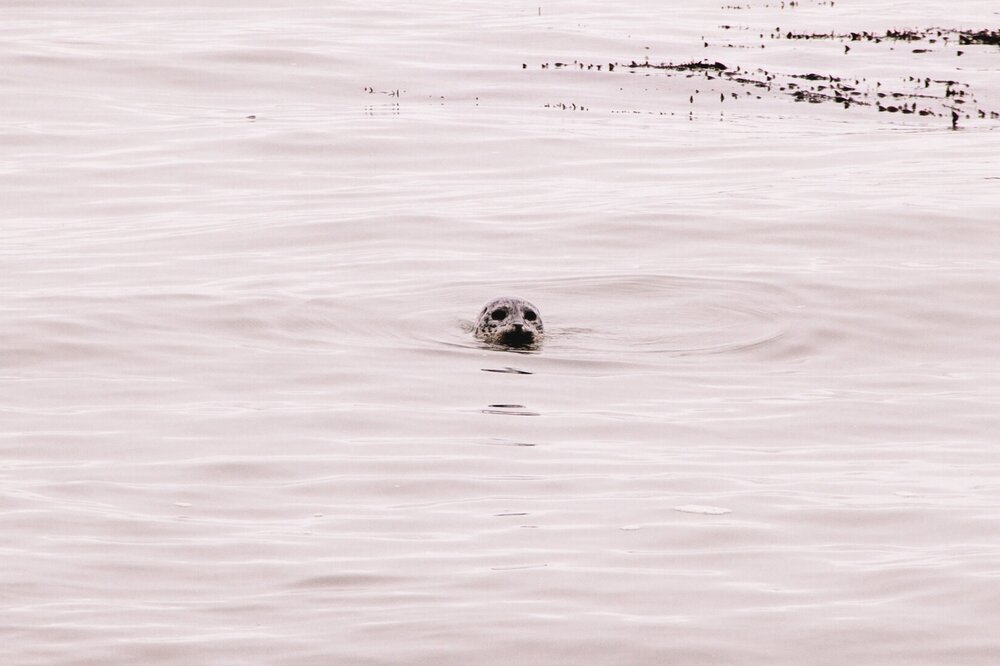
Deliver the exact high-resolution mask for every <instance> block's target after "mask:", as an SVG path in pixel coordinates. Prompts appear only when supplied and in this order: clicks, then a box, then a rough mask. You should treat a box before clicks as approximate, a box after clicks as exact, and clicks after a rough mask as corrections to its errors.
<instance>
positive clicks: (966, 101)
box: [522, 25, 1000, 129]
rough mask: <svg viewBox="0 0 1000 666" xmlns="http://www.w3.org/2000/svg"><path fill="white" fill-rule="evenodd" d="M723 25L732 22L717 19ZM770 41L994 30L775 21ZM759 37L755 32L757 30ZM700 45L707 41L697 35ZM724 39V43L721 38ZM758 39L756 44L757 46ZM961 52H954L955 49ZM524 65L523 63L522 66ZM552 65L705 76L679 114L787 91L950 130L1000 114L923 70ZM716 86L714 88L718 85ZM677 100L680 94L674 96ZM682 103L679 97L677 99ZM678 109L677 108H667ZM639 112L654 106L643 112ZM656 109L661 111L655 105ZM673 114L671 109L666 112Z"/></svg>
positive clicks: (990, 34) (966, 40) (966, 89)
mask: <svg viewBox="0 0 1000 666" xmlns="http://www.w3.org/2000/svg"><path fill="white" fill-rule="evenodd" d="M721 27H722V28H723V29H730V28H732V27H733V26H729V25H724V26H721ZM769 36H770V38H771V39H772V40H781V39H786V40H798V39H822V40H840V41H843V42H845V48H844V54H845V57H848V58H854V57H857V56H849V55H846V54H849V53H850V51H851V49H850V47H849V46H846V42H858V41H868V42H874V43H881V42H883V41H889V42H901V41H902V42H908V43H912V44H916V43H918V42H925V41H926V42H928V43H930V44H946V45H947V44H954V45H959V44H961V45H974V44H981V45H1000V30H993V29H984V30H953V29H945V28H929V29H909V28H906V29H892V30H887V31H885V32H881V33H875V32H849V33H806V32H802V33H796V32H792V31H784V32H783V31H781V29H780V28H776V29H775V30H774V31H772V32H771V33H770V35H769ZM760 37H761V38H762V39H763V38H764V34H763V33H762V34H761V35H760ZM705 46H708V42H705ZM729 46H732V45H729ZM763 47H764V45H763V44H762V45H761V48H763ZM911 50H912V52H913V53H918V54H919V53H926V52H928V51H931V50H933V49H925V48H915V49H911ZM962 53H963V51H961V50H959V51H957V52H956V54H957V55H962ZM522 67H526V65H524V66H522ZM541 68H542V69H550V64H549V63H543V64H542V65H541ZM554 68H555V69H569V70H576V71H587V72H594V73H595V74H597V73H598V72H600V73H602V74H605V75H606V74H608V73H615V74H617V73H628V74H633V75H636V74H644V75H645V76H654V75H656V74H657V73H662V74H663V75H666V76H684V77H686V78H693V77H703V78H704V79H705V80H706V81H709V82H713V83H712V84H711V87H714V89H713V90H705V91H704V92H706V93H708V94H706V95H702V92H703V91H702V89H700V88H699V89H698V90H695V91H694V94H688V93H687V92H685V98H686V101H687V105H686V106H687V109H686V110H685V113H687V114H688V116H689V117H690V118H691V119H694V113H693V110H692V109H693V108H697V106H698V105H704V104H705V102H706V101H709V102H715V103H716V104H724V103H726V102H727V100H730V103H732V102H733V101H737V100H742V99H763V98H764V97H765V96H769V97H778V96H783V97H790V98H791V99H792V100H793V101H795V102H803V103H807V104H835V105H837V106H840V107H841V108H843V109H851V108H854V107H862V108H864V107H867V108H869V109H872V110H874V111H877V112H879V113H893V114H895V113H898V114H901V115H913V116H917V117H923V118H941V119H942V120H943V121H944V122H946V123H948V124H949V126H950V127H951V128H952V129H958V127H959V124H960V123H961V122H962V121H963V120H969V119H979V120H1000V111H997V110H993V109H989V108H983V106H982V105H980V103H979V102H978V100H977V99H976V97H975V95H974V94H973V91H972V90H971V88H970V86H969V85H967V84H965V83H961V82H959V81H953V80H943V79H938V78H931V77H914V76H910V77H905V78H901V79H899V80H895V81H878V80H869V79H867V78H863V77H859V78H851V77H847V76H843V75H842V74H828V73H821V72H801V73H797V72H793V73H788V72H777V71H771V70H767V69H764V68H760V67H758V68H754V69H743V68H742V67H740V66H733V65H731V64H727V63H723V62H720V61H718V60H701V61H688V62H681V63H673V62H659V63H656V62H651V61H650V60H649V59H648V58H647V59H646V60H645V61H643V62H637V61H636V60H631V61H629V62H624V63H622V62H608V63H587V62H581V61H579V60H574V61H572V62H556V63H554ZM719 88H722V89H721V90H720V89H719ZM678 102H681V100H678ZM681 103H683V102H681ZM545 107H546V108H557V109H562V110H572V111H575V110H580V111H590V110H592V109H591V108H590V107H585V106H582V105H579V104H576V103H571V104H566V103H558V104H546V105H545ZM675 110H678V109H675ZM612 113H633V114H635V113H642V112H640V111H636V110H613V111H612ZM645 113H647V114H652V113H654V112H652V111H647V112H645ZM658 113H659V115H666V114H667V112H665V111H660V112H658ZM669 113H670V115H674V111H669Z"/></svg>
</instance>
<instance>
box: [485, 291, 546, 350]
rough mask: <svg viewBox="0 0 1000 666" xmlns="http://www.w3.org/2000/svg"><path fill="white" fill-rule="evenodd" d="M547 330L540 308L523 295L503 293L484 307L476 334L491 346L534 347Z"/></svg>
mask: <svg viewBox="0 0 1000 666" xmlns="http://www.w3.org/2000/svg"><path fill="white" fill-rule="evenodd" d="M544 332H545V328H544V326H543V325H542V317H541V315H539V314H538V308H536V307H535V306H534V305H532V304H531V303H529V302H528V301H526V300H524V299H521V298H513V297H510V296H501V297H499V298H494V299H493V300H492V301H490V302H489V303H487V304H486V305H485V306H483V309H482V311H480V313H479V317H478V318H477V320H476V328H475V330H474V332H473V334H474V335H475V336H476V337H477V338H479V339H480V340H482V341H483V342H486V343H488V344H491V345H497V346H502V347H512V348H515V349H531V348H533V347H537V346H538V344H539V343H540V342H541V340H542V335H543V334H544Z"/></svg>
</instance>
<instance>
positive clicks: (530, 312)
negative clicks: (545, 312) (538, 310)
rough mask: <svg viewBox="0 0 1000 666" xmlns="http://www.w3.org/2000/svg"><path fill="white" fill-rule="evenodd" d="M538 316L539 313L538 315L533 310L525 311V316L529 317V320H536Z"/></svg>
mask: <svg viewBox="0 0 1000 666" xmlns="http://www.w3.org/2000/svg"><path fill="white" fill-rule="evenodd" d="M537 316H538V315H536V314H535V313H534V311H533V310H525V311H524V318H525V319H527V320H528V321H535V317H537Z"/></svg>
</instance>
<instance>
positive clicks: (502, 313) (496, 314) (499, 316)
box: [490, 308, 507, 321]
mask: <svg viewBox="0 0 1000 666" xmlns="http://www.w3.org/2000/svg"><path fill="white" fill-rule="evenodd" d="M490 316H491V317H493V318H494V319H495V320H497V321H503V320H504V319H506V318H507V311H506V310H504V309H503V308H497V309H496V310H494V311H493V314H491V315H490Z"/></svg>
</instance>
